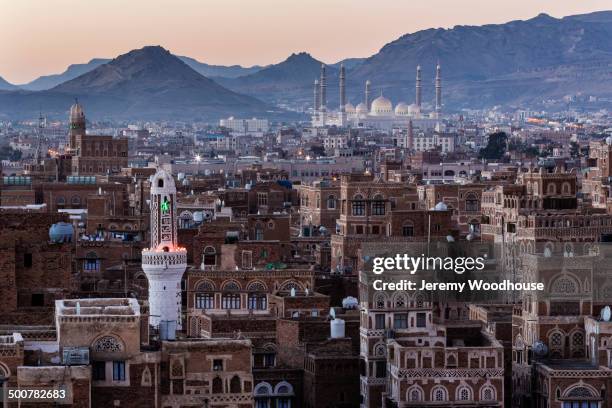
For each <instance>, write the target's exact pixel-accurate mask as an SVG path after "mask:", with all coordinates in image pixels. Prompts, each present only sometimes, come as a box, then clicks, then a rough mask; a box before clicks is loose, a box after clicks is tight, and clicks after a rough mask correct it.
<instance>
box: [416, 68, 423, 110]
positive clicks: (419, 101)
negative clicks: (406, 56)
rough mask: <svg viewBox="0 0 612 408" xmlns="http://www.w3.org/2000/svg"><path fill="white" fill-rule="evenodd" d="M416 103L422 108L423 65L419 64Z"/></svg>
mask: <svg viewBox="0 0 612 408" xmlns="http://www.w3.org/2000/svg"><path fill="white" fill-rule="evenodd" d="M414 103H415V104H416V106H418V107H419V109H421V66H420V65H417V72H416V98H415V101H414Z"/></svg>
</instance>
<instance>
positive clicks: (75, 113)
mask: <svg viewBox="0 0 612 408" xmlns="http://www.w3.org/2000/svg"><path fill="white" fill-rule="evenodd" d="M85 133H86V125H85V113H83V107H81V105H80V104H79V101H78V100H76V99H75V101H74V105H72V106H71V107H70V129H69V130H68V147H69V148H70V150H74V149H76V137H77V135H85Z"/></svg>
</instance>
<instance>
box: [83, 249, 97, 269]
mask: <svg viewBox="0 0 612 408" xmlns="http://www.w3.org/2000/svg"><path fill="white" fill-rule="evenodd" d="M100 263H101V261H100V259H99V258H98V254H96V253H95V252H88V253H87V255H85V260H84V261H83V270H85V271H87V272H99V271H100Z"/></svg>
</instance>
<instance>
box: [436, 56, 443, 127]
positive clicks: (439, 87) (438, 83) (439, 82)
mask: <svg viewBox="0 0 612 408" xmlns="http://www.w3.org/2000/svg"><path fill="white" fill-rule="evenodd" d="M441 111H442V77H441V76H440V63H438V65H436V116H439V115H440V112H441Z"/></svg>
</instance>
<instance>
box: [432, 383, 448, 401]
mask: <svg viewBox="0 0 612 408" xmlns="http://www.w3.org/2000/svg"><path fill="white" fill-rule="evenodd" d="M431 400H432V401H448V392H447V391H446V388H445V387H444V386H443V385H436V386H435V387H433V388H432V390H431Z"/></svg>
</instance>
